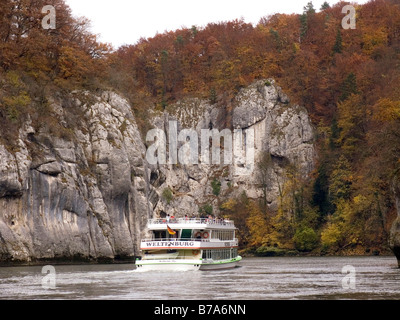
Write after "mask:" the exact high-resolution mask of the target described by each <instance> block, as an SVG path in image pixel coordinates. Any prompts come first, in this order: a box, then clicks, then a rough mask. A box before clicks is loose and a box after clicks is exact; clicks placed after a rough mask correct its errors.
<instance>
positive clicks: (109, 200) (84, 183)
mask: <svg viewBox="0 0 400 320" xmlns="http://www.w3.org/2000/svg"><path fill="white" fill-rule="evenodd" d="M77 96H79V98H77ZM89 98H90V99H89ZM86 99H89V100H90V103H83V102H82V101H84V100H86ZM72 100H73V105H72V106H62V103H61V102H58V101H55V102H54V103H53V109H54V110H55V111H56V112H57V114H58V117H59V119H60V122H61V123H65V122H66V121H67V117H69V116H70V113H71V112H74V110H80V111H82V118H80V119H79V121H78V123H77V124H76V127H77V129H76V130H74V132H72V133H71V135H70V137H69V139H65V138H59V137H54V136H51V135H49V134H48V133H47V132H41V131H38V132H35V130H34V129H33V128H32V127H30V126H29V125H27V126H25V128H23V129H21V131H20V137H19V141H18V146H19V151H17V152H15V153H11V152H9V151H7V149H6V148H5V146H0V261H31V260H40V259H63V260H69V259H84V260H99V259H114V258H118V257H122V258H123V257H133V256H135V255H137V254H138V252H137V249H138V241H140V238H141V232H142V230H144V229H145V225H146V222H147V219H148V216H149V215H151V211H152V208H151V200H150V199H149V194H150V193H151V188H150V185H149V184H148V183H147V182H146V181H147V173H149V170H148V169H147V167H146V162H145V161H144V154H145V147H144V145H143V143H142V142H141V138H140V134H139V131H138V129H137V126H136V123H135V119H134V116H133V114H132V112H131V108H130V106H129V105H128V103H127V102H126V101H125V100H124V99H122V98H121V97H120V96H118V95H116V94H114V93H111V92H107V93H104V94H103V95H102V96H92V95H91V94H89V93H86V94H79V95H74V96H73V97H72ZM68 107H70V108H72V110H68Z"/></svg>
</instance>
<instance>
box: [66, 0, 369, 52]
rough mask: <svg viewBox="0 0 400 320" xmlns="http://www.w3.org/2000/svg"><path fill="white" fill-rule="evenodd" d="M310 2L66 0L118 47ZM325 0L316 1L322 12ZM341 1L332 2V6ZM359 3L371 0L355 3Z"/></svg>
mask: <svg viewBox="0 0 400 320" xmlns="http://www.w3.org/2000/svg"><path fill="white" fill-rule="evenodd" d="M308 1H309V0H278V1H276V0H272V1H271V0H240V1H239V0H198V1H191V0H141V1H136V0H66V2H67V4H68V5H69V6H70V7H71V9H72V13H73V15H74V16H77V17H80V16H85V17H87V18H89V19H90V20H91V21H92V32H93V33H95V34H98V35H99V36H100V39H99V40H100V41H102V42H108V43H111V44H112V45H113V46H114V47H115V48H117V47H119V46H121V45H123V44H135V43H136V42H137V41H138V40H139V39H140V38H141V37H144V38H148V37H153V36H154V35H156V34H157V33H163V32H164V31H170V30H176V29H179V28H181V27H191V26H192V25H196V26H199V27H201V26H205V25H207V23H210V22H220V21H229V20H234V19H240V18H244V20H245V21H246V22H250V23H257V22H258V21H259V20H260V18H261V17H263V16H267V15H269V14H274V13H301V12H302V11H303V7H304V6H305V5H306V4H307V2H308ZM324 1H325V0H314V1H312V2H313V4H314V7H315V8H316V9H317V10H319V9H320V7H321V4H322V3H323V2H324ZM338 2H340V1H337V0H328V3H329V4H330V5H333V4H335V3H338ZM355 2H357V3H359V4H361V3H366V2H367V0H358V1H355Z"/></svg>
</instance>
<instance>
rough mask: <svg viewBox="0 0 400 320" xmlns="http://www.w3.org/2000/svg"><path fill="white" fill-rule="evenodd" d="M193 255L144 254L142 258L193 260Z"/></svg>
mask: <svg viewBox="0 0 400 320" xmlns="http://www.w3.org/2000/svg"><path fill="white" fill-rule="evenodd" d="M193 259H194V257H193V256H187V257H185V256H175V257H164V256H161V257H160V256H158V255H156V254H154V255H151V254H146V255H145V256H144V257H143V259H142V260H193Z"/></svg>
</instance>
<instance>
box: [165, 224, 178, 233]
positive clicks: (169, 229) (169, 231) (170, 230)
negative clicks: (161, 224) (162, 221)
mask: <svg viewBox="0 0 400 320" xmlns="http://www.w3.org/2000/svg"><path fill="white" fill-rule="evenodd" d="M167 229H168V233H169V234H170V235H174V234H176V231H174V230H172V229H171V228H170V227H169V225H167Z"/></svg>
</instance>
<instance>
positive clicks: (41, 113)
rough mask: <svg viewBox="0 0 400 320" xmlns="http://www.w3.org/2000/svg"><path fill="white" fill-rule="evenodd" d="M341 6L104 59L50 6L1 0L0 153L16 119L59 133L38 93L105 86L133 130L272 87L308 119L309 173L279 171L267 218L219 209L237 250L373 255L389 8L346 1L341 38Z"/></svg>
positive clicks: (392, 63)
mask: <svg viewBox="0 0 400 320" xmlns="http://www.w3.org/2000/svg"><path fill="white" fill-rule="evenodd" d="M49 4H50V5H53V6H54V7H55V8H56V10H57V28H56V29H54V30H44V29H43V28H41V21H42V18H43V13H42V12H41V9H42V8H43V6H44V5H49ZM345 4H348V3H347V2H340V3H338V4H336V5H334V6H333V7H330V6H329V5H327V4H324V6H323V7H322V8H320V9H319V8H314V7H313V5H312V3H311V2H310V3H308V4H305V7H304V12H303V14H291V15H288V14H275V15H272V16H266V17H262V18H260V21H259V23H258V24H256V25H252V24H249V23H246V22H244V21H243V20H235V21H228V22H220V23H210V24H208V25H206V26H201V27H200V26H192V27H190V28H182V29H179V30H176V31H171V32H166V33H163V34H157V35H155V36H154V37H153V38H149V39H144V38H143V39H141V40H139V41H138V42H137V43H136V44H134V45H130V46H123V47H121V48H119V49H117V50H115V51H113V52H111V48H110V47H109V46H108V45H105V44H101V43H99V42H98V41H97V39H96V36H94V35H93V34H92V33H90V32H89V31H88V30H89V29H88V26H89V23H88V21H87V20H86V19H84V18H80V19H78V18H74V17H72V14H71V10H70V9H69V7H68V6H67V5H66V4H65V2H64V1H63V0H46V1H44V0H1V2H0V83H1V88H0V125H1V127H2V130H1V139H2V140H3V141H6V142H7V143H8V144H9V145H11V144H12V140H13V139H14V138H15V136H12V133H13V132H14V133H15V130H16V128H18V126H19V125H20V124H21V123H22V120H26V118H27V117H28V115H29V117H30V118H31V119H32V120H33V122H34V123H36V125H37V126H46V125H49V124H54V126H56V127H57V126H61V125H60V124H58V122H57V118H56V116H54V115H51V112H49V110H50V109H49V101H48V97H49V96H50V94H49V93H54V92H64V91H70V90H74V89H89V90H95V89H99V88H107V87H111V88H112V89H113V90H118V91H119V92H120V93H122V94H124V95H125V96H126V97H127V98H128V99H129V100H130V102H131V104H132V108H133V110H134V111H135V113H136V116H137V120H138V122H139V125H141V126H142V128H143V127H144V126H145V125H146V118H147V115H146V112H147V111H148V110H149V109H150V108H156V109H159V110H163V109H164V108H166V107H167V106H168V105H169V104H171V103H173V102H175V101H177V100H178V99H182V98H184V97H186V96H191V97H192V96H196V97H201V98H205V99H209V101H210V102H211V103H213V104H214V103H215V104H217V105H218V106H220V107H221V108H226V110H227V112H228V111H229V105H230V103H231V102H232V97H234V95H235V94H236V93H237V92H238V90H240V88H242V87H244V86H246V85H249V84H250V83H251V82H253V81H254V80H256V79H265V78H274V79H275V80H276V81H277V82H278V83H279V85H280V86H282V87H283V89H284V91H285V92H287V93H288V94H289V95H290V96H291V100H292V101H293V102H294V103H298V104H300V105H303V106H305V107H306V108H307V110H308V112H309V115H310V117H311V118H312V120H313V123H314V125H315V127H316V129H317V133H318V137H317V147H318V154H319V158H318V164H317V168H316V170H315V172H314V173H313V176H312V177H311V180H306V181H303V180H302V179H300V178H299V176H298V174H297V173H296V172H295V171H290V170H289V171H288V172H289V173H290V175H289V176H288V179H287V183H286V185H285V186H284V190H285V192H286V193H284V192H282V196H281V199H280V201H279V202H280V206H279V209H278V212H269V211H268V210H266V208H265V204H264V205H258V204H254V203H252V202H251V201H250V202H249V200H248V199H247V200H246V199H245V195H244V196H243V199H241V200H240V201H239V200H237V201H236V202H235V201H231V202H229V199H228V200H226V202H225V204H226V206H225V209H226V210H225V211H226V212H228V213H229V214H235V212H236V211H238V210H241V213H240V214H242V215H243V214H245V216H246V217H247V218H245V217H243V216H240V217H241V223H242V224H243V226H242V227H243V229H244V231H243V232H244V235H243V237H244V238H243V239H244V240H245V242H246V245H250V246H254V247H263V246H264V247H272V248H276V247H285V248H293V249H295V248H297V249H298V250H303V251H309V250H316V248H317V249H318V250H324V251H325V252H335V251H337V250H347V249H349V250H350V249H354V250H362V252H363V253H364V252H365V250H369V251H371V250H372V251H373V250H378V249H379V250H380V249H382V248H385V246H386V240H387V233H388V230H389V228H390V225H391V222H392V221H393V219H394V216H395V205H394V203H395V202H394V199H393V197H392V194H391V181H392V179H393V177H394V176H396V175H397V174H398V172H399V169H400V87H399V84H400V67H399V66H400V1H398V0H371V1H370V2H368V3H367V4H364V5H357V4H354V6H355V8H356V13H357V16H356V18H357V20H356V23H357V24H356V29H349V30H345V29H343V28H342V26H341V21H342V19H343V17H344V14H343V13H342V8H343V6H344V5H345ZM227 115H228V114H227ZM46 119H47V120H48V121H46ZM227 119H229V117H228V116H227ZM35 121H36V122H35ZM64 129H68V128H64ZM55 131H56V132H60V131H59V130H55ZM13 137H14V138H13ZM294 203H295V204H296V206H295V205H294ZM299 204H301V206H300V205H299ZM266 230H267V231H268V232H265V231H266ZM359 248H361V249H359ZM377 248H378V249H377ZM363 250H364V251H363Z"/></svg>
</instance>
